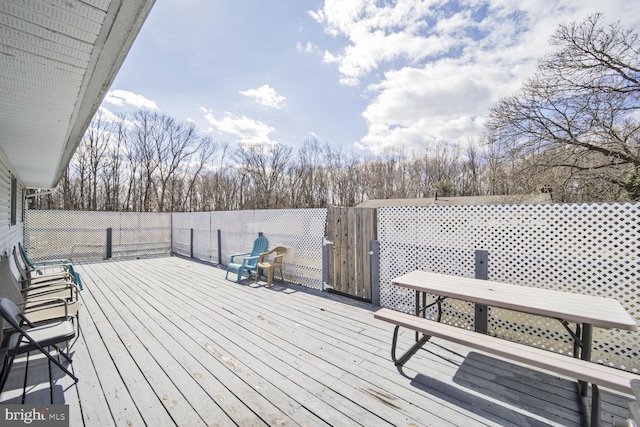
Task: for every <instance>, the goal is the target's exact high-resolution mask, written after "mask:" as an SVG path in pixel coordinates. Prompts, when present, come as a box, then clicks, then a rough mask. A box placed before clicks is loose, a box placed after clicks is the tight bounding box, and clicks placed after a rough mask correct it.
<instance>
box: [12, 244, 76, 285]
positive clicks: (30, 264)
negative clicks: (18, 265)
mask: <svg viewBox="0 0 640 427" xmlns="http://www.w3.org/2000/svg"><path fill="white" fill-rule="evenodd" d="M18 248H19V249H20V257H21V258H22V262H23V263H24V265H25V268H26V269H28V270H30V271H35V272H37V274H38V275H42V274H43V273H42V269H46V268H47V267H49V268H55V267H58V268H61V269H63V270H65V271H67V272H69V274H70V275H71V276H72V278H73V282H74V283H75V284H76V286H78V288H79V289H80V290H82V289H83V287H82V279H80V273H78V272H77V271H76V270H75V269H74V268H73V264H71V261H69V260H68V259H52V260H47V261H40V262H34V261H31V258H29V256H28V255H27V251H26V250H25V249H24V246H22V244H21V243H20V242H18ZM16 262H17V260H16ZM38 268H40V270H39V269H38Z"/></svg>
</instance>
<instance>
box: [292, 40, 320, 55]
mask: <svg viewBox="0 0 640 427" xmlns="http://www.w3.org/2000/svg"><path fill="white" fill-rule="evenodd" d="M296 49H298V52H305V53H312V52H315V51H317V50H318V46H316V45H315V44H313V43H311V42H307V43H306V44H302V43H300V42H297V43H296Z"/></svg>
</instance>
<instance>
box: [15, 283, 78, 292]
mask: <svg viewBox="0 0 640 427" xmlns="http://www.w3.org/2000/svg"><path fill="white" fill-rule="evenodd" d="M50 286H56V287H63V288H77V286H76V284H75V283H73V282H69V281H62V282H52V283H48V284H45V283H42V284H40V285H36V286H26V287H23V288H22V289H21V291H22V293H23V294H24V293H27V292H29V291H37V290H46V288H47V287H50ZM76 292H77V290H76Z"/></svg>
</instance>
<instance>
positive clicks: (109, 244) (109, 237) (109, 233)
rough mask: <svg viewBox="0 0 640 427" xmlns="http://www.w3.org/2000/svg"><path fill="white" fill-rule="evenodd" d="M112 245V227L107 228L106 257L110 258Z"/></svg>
mask: <svg viewBox="0 0 640 427" xmlns="http://www.w3.org/2000/svg"><path fill="white" fill-rule="evenodd" d="M112 246H113V228H107V259H110V258H111V254H112Z"/></svg>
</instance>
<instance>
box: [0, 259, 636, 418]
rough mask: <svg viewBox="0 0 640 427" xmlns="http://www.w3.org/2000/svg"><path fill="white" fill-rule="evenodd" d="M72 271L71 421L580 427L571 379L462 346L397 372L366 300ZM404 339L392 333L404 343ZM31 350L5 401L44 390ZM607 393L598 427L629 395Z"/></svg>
mask: <svg viewBox="0 0 640 427" xmlns="http://www.w3.org/2000/svg"><path fill="white" fill-rule="evenodd" d="M78 269H79V270H80V272H81V274H82V276H83V279H84V283H85V290H83V291H82V292H81V299H82V304H83V307H82V309H81V310H82V311H81V315H80V325H81V335H80V337H79V339H78V340H77V341H76V342H75V343H74V344H73V346H72V348H71V352H72V354H73V357H74V363H73V365H72V368H73V371H74V373H76V374H77V375H78V376H79V378H80V382H79V383H78V384H77V385H73V382H72V381H71V380H70V379H69V378H68V377H62V376H61V373H60V372H59V371H56V369H55V368H54V370H53V372H54V393H53V395H54V403H59V402H60V401H62V400H61V399H64V402H65V403H67V404H69V405H70V417H71V425H72V426H76V425H78V426H81V425H85V426H95V425H100V426H110V425H111V426H142V425H154V426H172V425H184V426H197V425H215V426H233V425H239V426H248V425H250V426H260V425H285V426H294V425H301V426H302V425H306V426H328V425H331V426H338V425H340V426H351V425H353V426H359V425H360V426H372V425H375V426H383V425H397V426H427V425H434V426H446V425H452V426H454V425H489V426H494V425H523V426H524V425H534V426H535V425H563V426H577V425H580V415H579V406H578V404H577V395H576V387H575V383H574V382H572V381H571V380H569V379H566V378H559V377H557V376H554V375H550V374H547V373H544V372H541V371H537V370H531V369H528V368H526V367H522V366H520V365H518V364H513V363H509V362H506V361H503V360H500V359H499V358H495V357H492V356H487V355H484V354H482V353H478V352H473V351H470V350H469V349H467V348H465V347H463V346H459V345H455V344H452V343H449V342H446V341H441V340H435V339H434V340H433V342H430V343H429V344H428V345H427V346H425V348H424V349H423V350H421V351H419V352H418V353H417V354H416V355H415V356H414V357H413V358H412V359H411V360H410V361H409V362H408V363H407V364H406V365H405V367H403V368H402V369H401V370H398V369H396V368H395V367H394V366H393V363H392V362H391V360H390V353H389V351H390V343H391V336H392V329H393V328H392V327H391V326H390V325H389V324H387V323H385V322H382V321H378V320H376V319H373V311H375V309H376V308H377V307H374V306H372V305H371V304H367V303H363V302H359V301H354V300H350V299H346V298H344V297H340V296H336V295H332V294H326V293H321V292H319V291H315V290H312V289H308V288H304V287H302V286H299V285H293V284H283V283H281V282H278V281H275V282H274V286H273V288H271V289H268V288H266V287H265V286H264V285H265V283H264V282H263V281H260V282H259V283H258V284H254V283H253V280H245V281H243V282H242V283H240V284H238V283H235V282H232V281H228V280H225V279H224V274H225V271H224V270H222V269H219V268H217V267H215V266H212V265H209V264H206V263H202V262H196V261H192V260H189V259H186V258H182V257H165V258H148V259H139V260H129V261H107V262H97V263H86V264H81V265H79V267H78ZM412 339H413V333H409V332H406V333H403V334H401V337H400V343H399V346H400V347H401V348H400V350H402V348H406V347H408V346H409V345H410V344H411V342H412ZM32 359H33V360H32V361H31V362H32V363H31V364H29V365H28V368H29V369H26V371H27V372H29V374H28V376H27V386H26V389H21V388H20V387H21V385H22V384H23V383H24V382H25V368H26V367H27V366H26V365H25V362H26V359H25V358H24V357H23V358H21V360H18V361H16V368H15V370H14V371H12V373H11V376H10V378H9V382H8V384H7V386H6V388H5V391H4V392H3V393H2V395H0V401H1V402H2V403H10V402H11V403H19V401H20V400H21V399H22V398H24V399H25V401H26V402H34V403H35V402H41V401H43V400H44V398H45V395H46V396H49V390H48V371H47V370H46V369H45V368H46V366H44V367H38V366H37V365H36V364H37V363H40V364H42V362H43V361H42V360H41V359H42V357H37V356H34V357H32ZM44 362H45V363H44V364H45V365H46V360H45V361H44ZM56 372H57V374H56ZM63 393H64V394H63ZM603 394H604V396H603V407H604V410H605V413H604V414H603V422H604V424H605V425H607V423H610V419H611V415H610V414H615V415H616V416H624V414H625V413H626V412H625V410H626V400H627V398H625V397H621V396H619V395H617V394H614V393H608V392H605V393H603ZM609 425H610V424H609Z"/></svg>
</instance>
